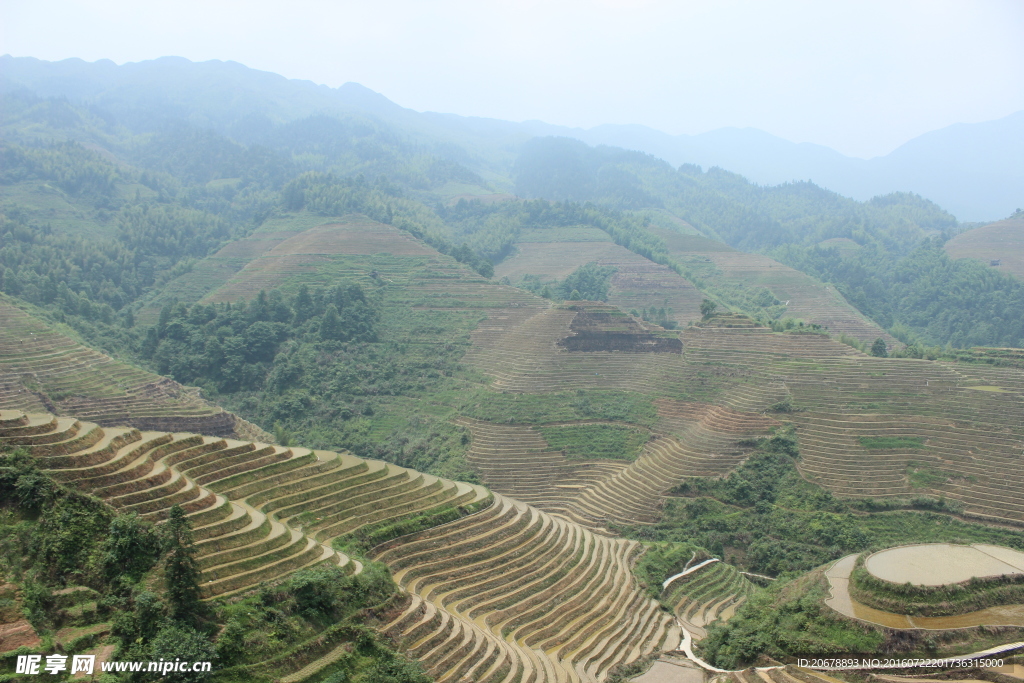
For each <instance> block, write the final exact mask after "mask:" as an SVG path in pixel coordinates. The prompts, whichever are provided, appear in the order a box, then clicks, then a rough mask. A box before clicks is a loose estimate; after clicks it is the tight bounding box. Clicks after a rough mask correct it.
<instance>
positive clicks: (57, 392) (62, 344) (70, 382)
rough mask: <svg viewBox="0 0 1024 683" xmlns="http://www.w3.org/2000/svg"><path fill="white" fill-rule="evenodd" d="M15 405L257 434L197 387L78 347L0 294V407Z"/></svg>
mask: <svg viewBox="0 0 1024 683" xmlns="http://www.w3.org/2000/svg"><path fill="white" fill-rule="evenodd" d="M15 408H16V409H24V410H30V411H50V412H54V413H56V414H58V415H79V416H81V417H82V418H83V419H88V420H90V421H92V422H96V423H97V424H100V425H105V426H114V425H124V424H128V425H133V426H135V427H138V428H140V429H172V430H179V429H184V430H197V431H203V432H206V433H209V434H219V435H223V436H239V435H242V434H245V435H249V436H251V437H255V436H257V435H258V434H261V433H262V432H261V431H260V430H259V429H258V428H256V427H255V426H254V425H251V424H249V423H247V422H245V421H244V420H241V419H240V418H238V417H237V416H235V415H232V414H231V413H228V412H225V411H224V410H222V409H221V408H219V407H217V406H215V405H213V404H211V403H208V402H207V401H204V400H202V399H201V398H199V396H198V392H194V391H190V390H187V389H186V388H185V387H183V386H181V385H180V384H178V383H177V382H174V381H173V380H170V379H167V378H166V377H161V376H159V375H154V374H152V373H149V372H146V371H144V370H139V369H138V368H134V367H132V366H130V365H127V364H125V363H121V362H119V361H116V360H114V359H113V358H110V357H109V356H107V355H105V354H102V353H99V352H97V351H94V350H92V349H90V348H88V347H86V346H82V345H81V344H79V343H77V342H75V341H74V340H73V339H71V338H70V337H66V336H64V335H62V334H60V333H58V332H56V331H54V330H53V329H52V328H51V327H49V326H47V325H46V324H44V323H43V322H41V321H39V320H37V319H35V318H33V317H32V316H30V315H29V314H27V313H25V312H24V311H22V310H21V309H19V308H17V307H16V306H14V305H13V304H12V303H10V302H9V300H6V299H3V298H0V409H15Z"/></svg>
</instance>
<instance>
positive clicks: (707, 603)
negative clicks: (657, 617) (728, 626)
mask: <svg viewBox="0 0 1024 683" xmlns="http://www.w3.org/2000/svg"><path fill="white" fill-rule="evenodd" d="M698 566H699V565H698ZM756 590H757V586H755V585H754V584H753V583H751V581H750V580H749V579H747V578H746V577H744V576H743V575H742V574H740V573H739V572H738V571H737V570H736V569H735V568H734V567H732V566H730V565H727V564H725V563H723V562H711V563H709V564H706V565H704V566H703V567H700V568H699V569H697V570H696V571H693V572H690V573H688V574H686V575H685V576H681V577H679V578H678V579H676V580H674V581H671V582H670V583H669V584H668V585H667V586H665V588H664V590H663V591H662V595H661V599H662V601H663V602H667V603H668V604H670V605H672V611H673V613H674V614H675V615H676V617H677V618H678V619H679V620H680V621H681V622H682V624H683V626H685V627H686V630H687V631H689V632H690V633H691V634H692V635H693V637H694V638H704V637H705V636H706V635H707V632H706V631H705V628H706V627H707V626H709V625H710V624H712V623H713V622H715V621H719V620H721V621H727V620H728V619H729V618H730V617H731V616H732V615H733V614H735V613H736V610H737V609H739V608H740V606H742V605H743V603H744V602H746V601H747V599H748V598H749V597H750V596H751V595H752V594H753V593H754V592H755V591H756Z"/></svg>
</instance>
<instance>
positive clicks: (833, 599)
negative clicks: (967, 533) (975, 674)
mask: <svg viewBox="0 0 1024 683" xmlns="http://www.w3.org/2000/svg"><path fill="white" fill-rule="evenodd" d="M936 545H945V544H936ZM907 547H917V546H907ZM955 547H961V548H963V547H970V546H955ZM986 547H988V548H993V547H995V546H986ZM999 550H1006V549H1005V548H1000V549H999ZM1011 552H1015V551H1011ZM1018 554H1021V555H1024V553H1018ZM1008 559H1013V558H1012V557H1009V556H1008ZM856 563H857V555H855V554H854V555H847V556H846V557H844V558H842V559H841V560H837V561H836V562H835V563H834V564H833V565H832V566H831V567H830V568H829V569H828V571H826V572H825V576H826V577H827V578H828V582H829V585H830V587H831V595H830V597H829V598H828V599H826V600H825V604H826V605H828V606H829V607H831V608H832V609H834V610H835V611H837V612H839V613H840V614H843V615H846V616H848V617H853V618H854V619H860V620H862V621H867V622H871V623H872V624H878V625H879V626H886V627H888V628H920V629H928V630H944V629H952V628H970V627H973V626H1024V605H1000V606H997V607H989V608H987V609H983V610H978V611H976V612H968V613H967V614H957V615H955V616H950V617H919V616H910V615H907V614H894V613H892V612H883V611H882V610H877V609H874V608H873V607H868V606H867V605H864V604H861V603H859V602H857V601H856V600H854V599H853V598H852V597H850V591H849V586H850V574H851V572H853V568H854V566H855V565H856Z"/></svg>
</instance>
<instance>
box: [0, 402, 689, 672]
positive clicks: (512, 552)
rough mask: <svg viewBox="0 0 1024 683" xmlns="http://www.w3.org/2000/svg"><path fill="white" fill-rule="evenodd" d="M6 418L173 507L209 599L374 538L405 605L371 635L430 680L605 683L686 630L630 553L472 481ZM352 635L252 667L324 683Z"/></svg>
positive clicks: (630, 546) (150, 512) (34, 440)
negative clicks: (643, 585)
mask: <svg viewBox="0 0 1024 683" xmlns="http://www.w3.org/2000/svg"><path fill="white" fill-rule="evenodd" d="M0 425H2V427H0V443H2V444H3V445H5V446H22V447H25V448H27V449H28V450H29V452H30V453H31V454H32V455H33V456H34V457H35V458H36V459H37V462H38V463H39V465H40V467H42V468H43V469H44V471H45V472H47V473H49V474H51V475H52V476H54V477H55V478H57V479H58V480H59V481H62V482H66V483H68V484H71V485H73V486H75V487H78V488H79V489H81V490H83V491H86V492H90V493H93V494H95V495H96V496H98V497H99V498H101V499H102V500H103V501H105V502H106V503H108V504H109V505H111V506H113V507H114V508H115V509H116V510H118V511H119V512H135V513H137V514H139V515H140V516H141V517H142V518H144V519H149V520H153V521H161V520H164V519H166V518H167V517H168V514H169V511H170V509H171V507H172V506H174V505H178V506H181V508H183V509H184V510H185V511H186V512H187V513H188V519H189V520H191V523H192V525H193V527H194V535H195V538H196V541H197V550H198V554H197V559H198V563H199V566H200V568H201V570H202V576H201V581H200V585H201V587H202V595H203V598H204V599H206V600H212V599H218V598H230V597H232V596H240V595H242V594H244V593H245V592H246V591H247V590H250V589H252V588H253V587H255V586H257V585H259V584H262V583H263V582H267V581H280V580H281V579H282V578H284V577H286V576H288V575H289V574H291V573H294V572H296V571H298V570H300V569H302V568H306V567H312V566H318V565H323V564H327V565H336V566H340V567H342V568H344V569H345V570H346V571H347V572H349V573H358V572H360V571H362V565H361V563H360V562H359V561H357V560H355V559H353V558H351V557H349V556H348V555H347V554H346V553H345V552H343V551H342V550H339V549H344V548H347V547H348V545H349V544H353V543H356V544H357V545H356V546H355V547H359V546H358V544H360V543H362V544H364V546H363V547H368V546H372V547H370V549H369V556H370V557H372V558H374V559H376V560H378V561H381V562H384V563H385V564H386V565H387V566H388V567H389V568H390V569H391V570H392V572H393V573H394V576H395V580H396V581H397V582H398V583H399V585H401V586H402V587H403V588H405V589H406V590H407V591H408V592H409V599H408V600H407V601H406V602H405V604H404V606H403V605H397V606H395V607H394V608H392V609H391V610H390V611H389V612H386V613H382V614H379V615H378V616H377V624H378V627H379V628H380V629H381V630H382V631H383V632H384V633H386V634H387V635H388V636H389V637H391V638H393V639H394V641H395V642H396V643H398V645H399V647H400V649H401V650H402V651H404V652H406V653H407V654H409V655H410V656H412V657H414V658H416V659H418V660H419V661H420V662H422V663H423V665H424V666H425V668H426V669H428V670H429V671H430V672H431V673H432V674H433V675H435V676H436V677H437V680H439V681H457V680H462V678H463V677H464V676H465V677H469V678H471V679H472V680H476V681H494V682H499V681H501V682H504V681H516V680H529V681H601V680H604V679H605V678H606V677H607V674H608V671H609V669H611V668H612V667H613V666H615V665H617V664H621V663H625V662H628V661H631V660H634V659H636V658H638V657H641V656H643V655H646V654H649V653H650V652H652V651H654V650H657V649H661V648H667V647H674V646H675V644H676V643H678V639H679V635H680V631H679V629H678V627H677V626H676V625H675V624H674V623H673V622H672V620H671V619H670V618H669V617H668V616H667V615H665V614H664V613H663V612H661V610H660V609H659V608H658V605H657V603H656V602H654V601H653V600H651V599H650V598H648V597H646V596H645V595H644V594H643V592H641V591H640V590H639V587H638V585H637V583H636V580H635V579H634V578H633V576H632V574H631V573H630V571H629V568H630V564H631V561H632V559H633V558H634V557H635V555H636V554H637V552H638V551H640V550H641V547H640V545H639V544H637V543H635V542H626V541H623V540H621V539H613V538H608V537H603V536H597V535H595V534H593V533H591V532H590V531H588V530H586V529H584V528H582V527H580V526H578V525H575V524H572V523H569V522H566V521H564V520H559V519H555V518H553V517H550V516H548V515H546V514H545V513H543V512H541V511H539V510H537V509H535V508H531V507H529V506H527V505H525V504H523V503H519V502H517V501H514V500H511V499H507V498H503V497H502V496H500V495H493V494H491V493H490V492H488V491H487V490H486V489H484V488H482V487H480V486H474V485H469V484H462V483H458V482H452V481H448V480H444V479H440V478H437V477H432V476H429V475H424V474H421V473H419V472H416V471H414V470H409V469H406V468H402V467H396V466H394V465H391V464H387V463H384V462H380V461H373V460H369V461H368V460H362V459H359V458H356V457H354V456H352V455H350V454H348V453H335V452H328V451H319V450H317V451H311V450H309V449H305V448H284V447H280V446H271V445H267V444H262V443H250V442H240V441H234V440H225V439H220V438H216V437H206V436H201V435H197V434H185V433H173V434H170V433H163V432H149V431H146V432H140V431H139V430H136V429H128V428H114V429H106V430H104V429H102V428H100V427H99V426H97V425H94V424H90V423H88V422H80V421H78V420H75V419H73V418H68V419H58V418H55V417H53V416H50V415H41V414H36V415H26V414H24V413H21V412H15V411H4V412H3V413H0ZM403 520H409V521H412V523H413V524H412V525H411V526H408V527H403V526H402V524H403ZM417 524H418V525H419V526H418V527H417V526H416V525H417ZM424 527H426V528H425V529H424V530H422V531H416V533H413V534H408V533H407V531H406V529H417V528H420V529H423V528H424ZM402 534H406V535H402ZM396 536H397V538H396ZM332 542H333V544H332ZM332 545H333V547H332ZM335 548H338V549H335ZM556 606H557V613H558V616H557V617H556V618H552V616H551V615H552V614H554V613H555V610H556ZM350 638H351V635H350V633H349V632H347V631H344V630H342V631H334V632H332V631H331V630H330V629H328V630H327V631H325V632H324V633H323V634H312V635H311V637H310V638H309V640H308V642H307V643H306V644H304V645H303V646H301V647H300V648H299V651H302V652H303V655H302V656H301V657H295V658H285V659H283V660H274V659H272V660H269V661H266V662H259V663H256V664H250V665H248V666H247V667H246V669H245V671H247V672H249V673H250V674H256V675H262V676H267V675H270V676H273V677H275V678H278V677H283V679H284V680H289V681H300V680H318V678H319V676H318V675H319V674H320V672H322V671H324V670H325V669H326V668H327V667H329V666H330V665H331V664H332V663H333V662H335V661H336V660H338V659H339V658H340V657H342V656H343V654H344V653H345V652H346V651H347V648H350V647H351V645H350V644H348V643H347V642H346V641H348V640H349V639H350ZM238 673H242V672H238Z"/></svg>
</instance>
